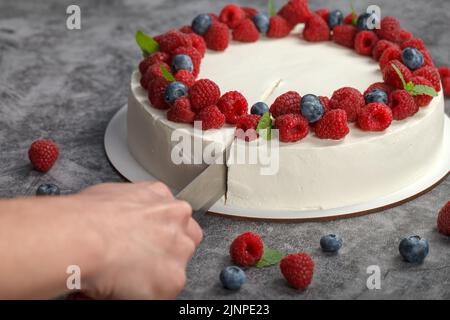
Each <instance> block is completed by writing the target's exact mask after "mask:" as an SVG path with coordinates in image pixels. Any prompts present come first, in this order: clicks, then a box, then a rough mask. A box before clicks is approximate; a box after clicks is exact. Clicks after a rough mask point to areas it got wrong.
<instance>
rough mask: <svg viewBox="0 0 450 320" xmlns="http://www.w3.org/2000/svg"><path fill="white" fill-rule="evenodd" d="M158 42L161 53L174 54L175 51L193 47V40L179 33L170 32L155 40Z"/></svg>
mask: <svg viewBox="0 0 450 320" xmlns="http://www.w3.org/2000/svg"><path fill="white" fill-rule="evenodd" d="M155 40H156V42H158V44H159V47H160V51H162V52H165V53H168V54H170V55H172V54H173V51H174V50H175V49H177V48H179V47H192V40H191V38H190V37H189V35H187V34H185V33H181V32H179V31H169V32H167V33H165V34H163V35H161V36H158V37H156V38H155Z"/></svg>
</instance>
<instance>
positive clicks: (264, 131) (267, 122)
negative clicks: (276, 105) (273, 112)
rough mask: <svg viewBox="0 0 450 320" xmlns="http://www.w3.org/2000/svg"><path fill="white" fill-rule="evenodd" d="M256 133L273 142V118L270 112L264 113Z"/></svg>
mask: <svg viewBox="0 0 450 320" xmlns="http://www.w3.org/2000/svg"><path fill="white" fill-rule="evenodd" d="M256 132H258V134H260V135H261V136H262V138H263V139H265V140H272V118H271V117H270V113H269V112H266V113H264V115H263V116H262V117H261V119H260V120H259V123H258V127H256Z"/></svg>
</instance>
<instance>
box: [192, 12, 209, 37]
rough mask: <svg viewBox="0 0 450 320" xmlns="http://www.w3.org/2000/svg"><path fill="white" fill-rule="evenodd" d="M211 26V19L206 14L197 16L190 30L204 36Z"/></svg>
mask: <svg viewBox="0 0 450 320" xmlns="http://www.w3.org/2000/svg"><path fill="white" fill-rule="evenodd" d="M211 25H212V19H211V17H210V16H209V15H208V14H200V15H198V16H197V17H196V18H195V19H194V21H192V30H193V31H194V32H195V33H196V34H199V35H204V34H205V33H207V32H208V30H209V28H210V27H211Z"/></svg>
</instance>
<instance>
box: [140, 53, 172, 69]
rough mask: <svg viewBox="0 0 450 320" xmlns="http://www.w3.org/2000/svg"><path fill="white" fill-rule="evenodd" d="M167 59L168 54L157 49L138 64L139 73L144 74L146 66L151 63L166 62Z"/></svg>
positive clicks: (168, 57)
mask: <svg viewBox="0 0 450 320" xmlns="http://www.w3.org/2000/svg"><path fill="white" fill-rule="evenodd" d="M169 59H170V56H169V55H168V54H167V53H164V52H159V51H158V52H156V53H154V54H152V55H151V56H149V57H148V58H146V59H144V60H142V62H141V63H140V64H139V71H140V72H141V74H145V72H146V71H147V70H148V68H150V67H151V66H152V65H154V64H156V63H160V62H168V61H169Z"/></svg>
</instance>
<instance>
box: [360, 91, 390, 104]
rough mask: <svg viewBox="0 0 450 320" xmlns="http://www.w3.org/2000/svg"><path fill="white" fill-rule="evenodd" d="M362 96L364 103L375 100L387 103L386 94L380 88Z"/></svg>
mask: <svg viewBox="0 0 450 320" xmlns="http://www.w3.org/2000/svg"><path fill="white" fill-rule="evenodd" d="M364 98H365V100H366V104H369V103H375V102H379V103H384V104H385V105H387V104H388V95H387V93H386V92H384V91H382V90H373V91H371V92H369V93H368V94H366V96H365V97H364Z"/></svg>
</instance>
